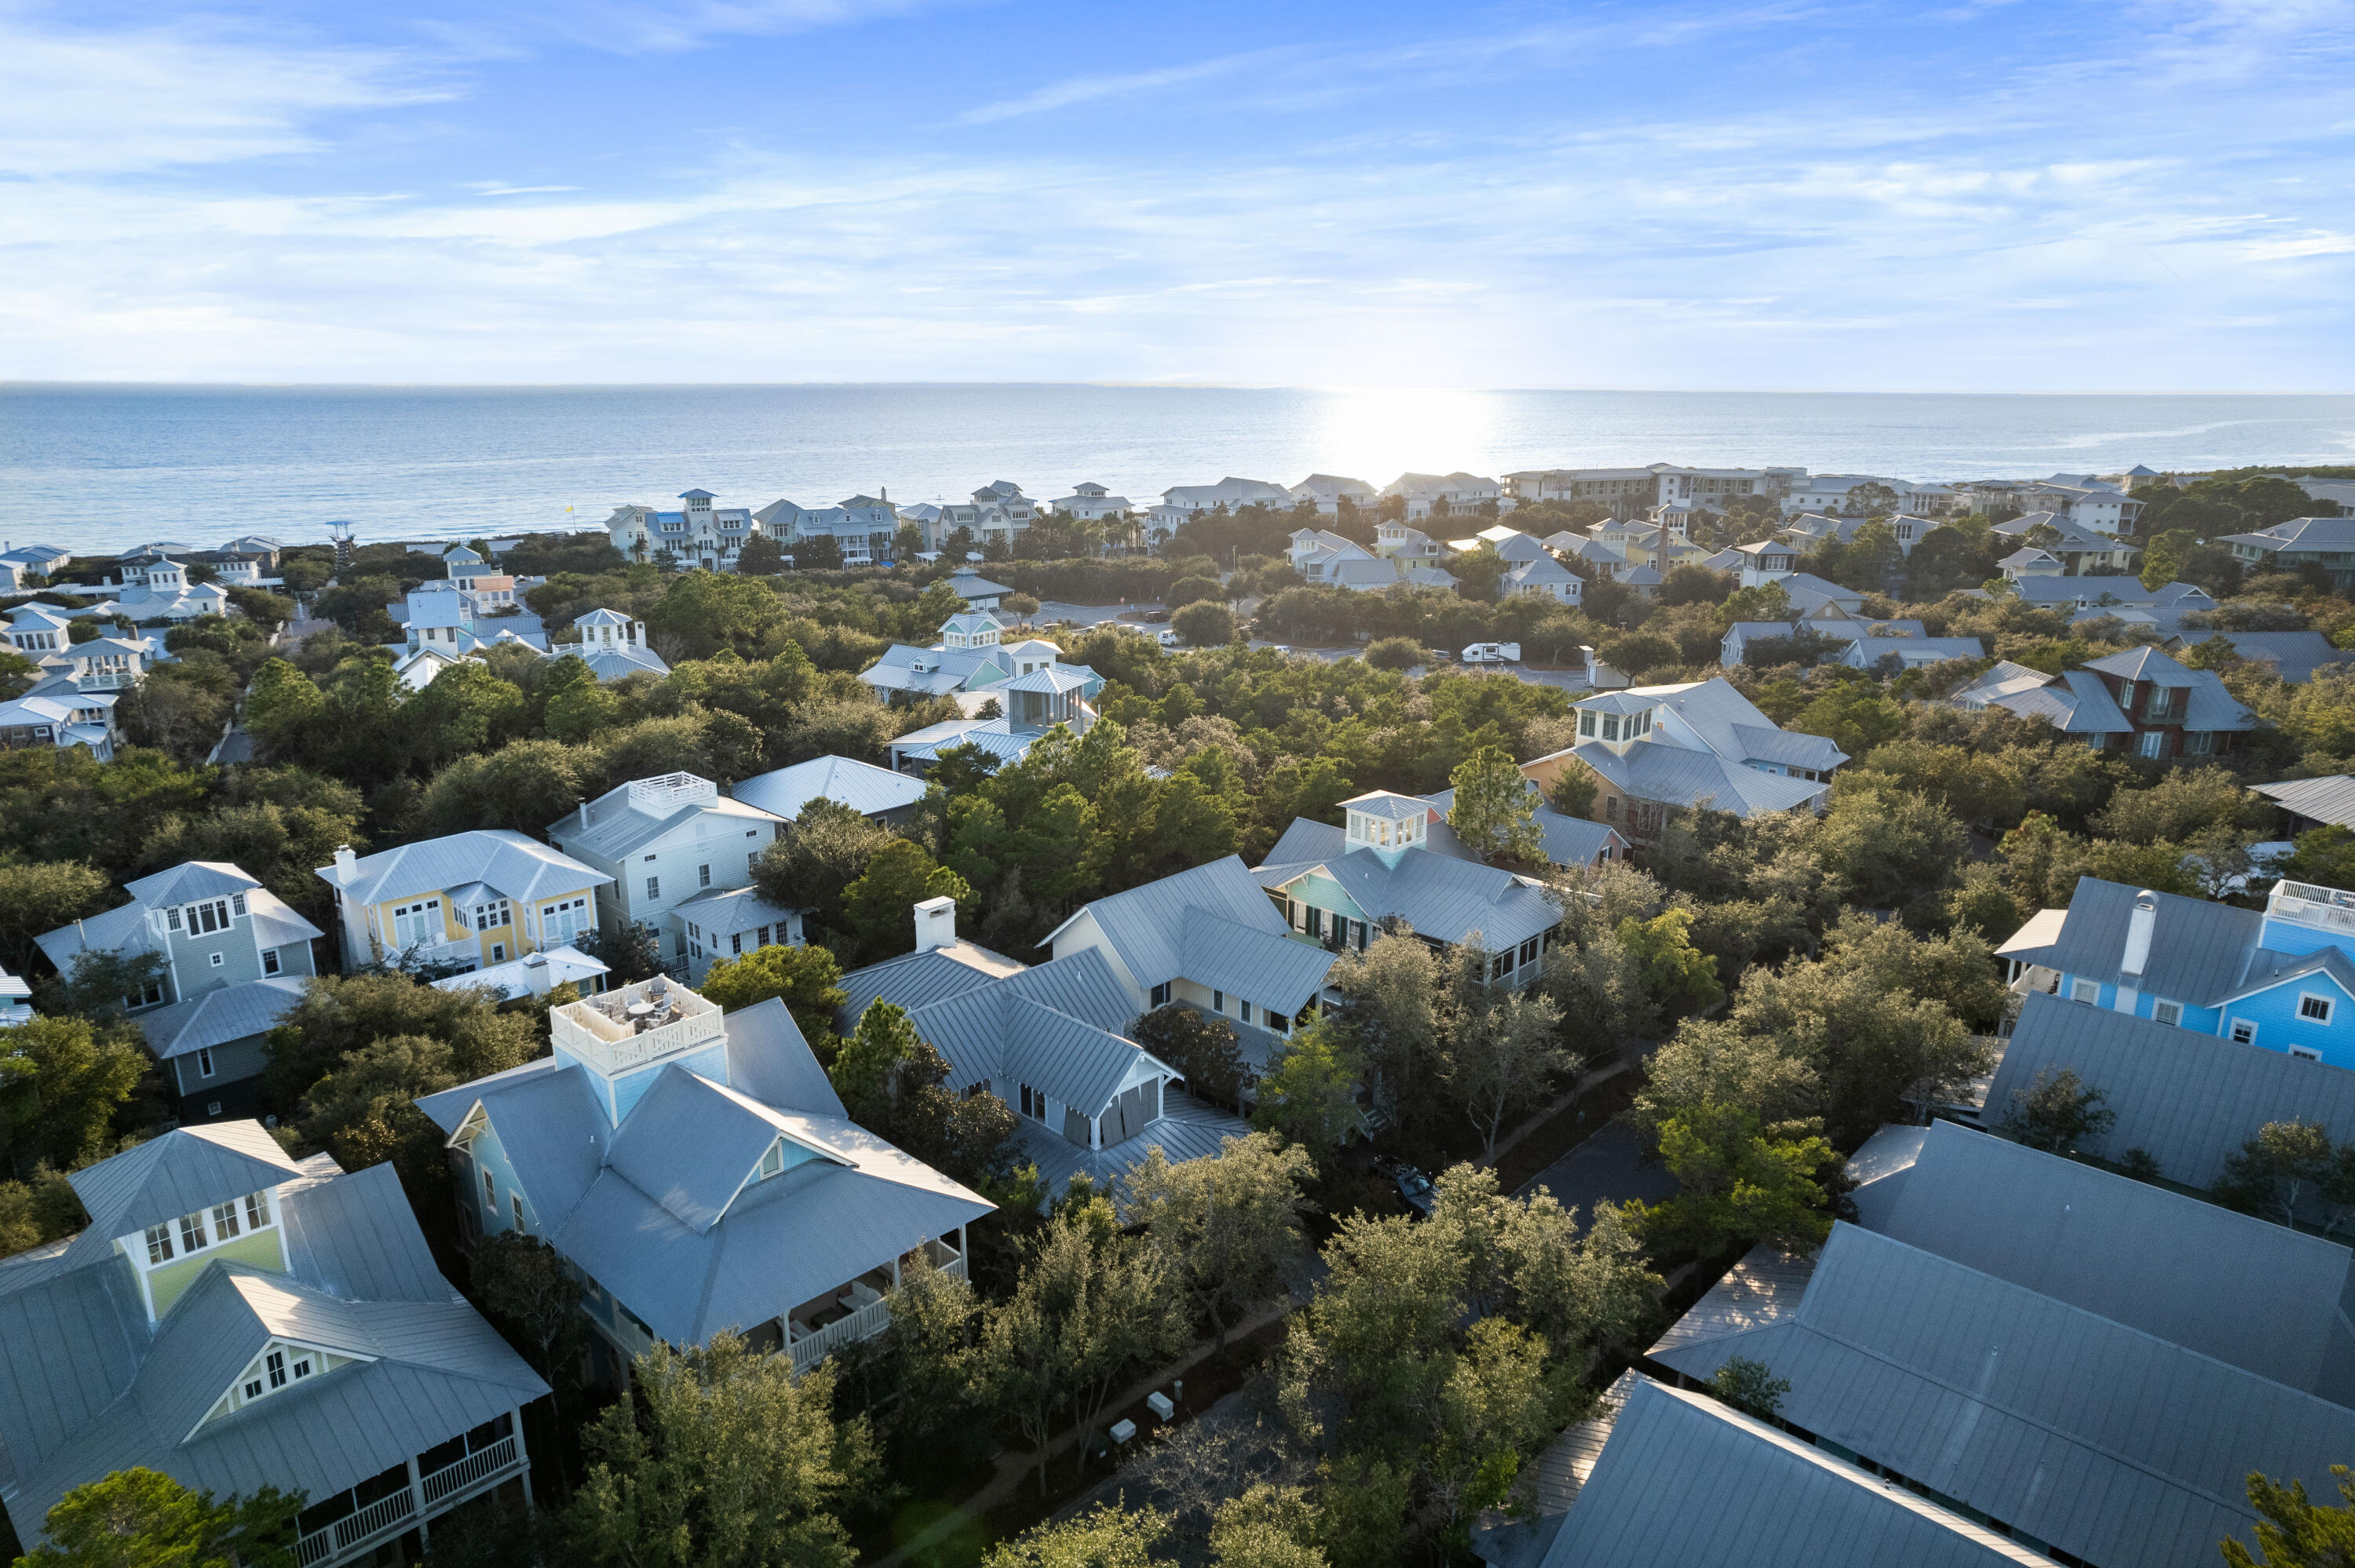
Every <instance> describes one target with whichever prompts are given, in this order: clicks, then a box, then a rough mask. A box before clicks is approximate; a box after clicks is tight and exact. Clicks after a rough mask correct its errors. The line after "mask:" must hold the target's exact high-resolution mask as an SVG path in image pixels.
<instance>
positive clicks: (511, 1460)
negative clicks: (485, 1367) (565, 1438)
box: [294, 1432, 523, 1568]
mask: <svg viewBox="0 0 2355 1568" xmlns="http://www.w3.org/2000/svg"><path fill="white" fill-rule="evenodd" d="M522 1467H523V1463H522V1457H521V1454H520V1452H519V1450H518V1449H517V1446H516V1438H515V1434H513V1433H512V1432H510V1433H509V1434H508V1435H507V1436H505V1437H502V1438H500V1439H499V1440H498V1441H497V1442H496V1443H494V1444H492V1445H491V1446H489V1447H487V1448H482V1449H478V1450H476V1451H475V1452H474V1453H472V1454H469V1455H467V1456H466V1457H464V1458H463V1459H461V1460H459V1461H458V1462H457V1463H456V1464H454V1465H448V1466H445V1467H442V1468H441V1469H439V1470H435V1471H433V1472H432V1474H430V1475H428V1476H426V1477H425V1478H424V1480H423V1490H424V1493H425V1506H424V1507H423V1508H422V1509H420V1508H419V1507H418V1505H417V1493H418V1490H419V1489H418V1488H416V1487H403V1488H401V1489H400V1490H399V1491H397V1492H395V1493H393V1494H392V1495H391V1496H390V1497H389V1498H379V1499H377V1500H376V1501H375V1502H372V1503H370V1504H368V1507H366V1508H364V1509H360V1510H357V1511H356V1512H353V1513H348V1514H346V1515H345V1516H344V1517H343V1518H341V1519H339V1520H336V1522H335V1523H333V1524H331V1525H328V1526H327V1527H326V1528H325V1529H324V1530H315V1531H312V1532H311V1533H310V1534H308V1535H306V1536H304V1537H303V1539H302V1540H300V1541H298V1542H295V1544H294V1562H295V1568H324V1565H325V1564H327V1563H336V1562H340V1561H342V1560H343V1559H344V1558H346V1557H349V1556H351V1555H353V1554H354V1553H356V1552H360V1551H363V1550H366V1549H368V1548H373V1547H376V1546H380V1545H382V1544H383V1543H384V1542H385V1540H386V1538H387V1537H389V1536H392V1535H395V1534H398V1533H399V1532H400V1531H404V1530H407V1529H408V1528H409V1527H410V1525H411V1524H413V1523H414V1522H415V1521H416V1520H420V1519H423V1518H428V1517H431V1516H432V1513H433V1512H434V1510H437V1509H440V1508H442V1507H443V1506H445V1505H446V1504H448V1503H449V1502H451V1501H452V1500H453V1499H456V1498H457V1497H458V1496H459V1495H460V1494H461V1493H464V1492H468V1491H473V1490H475V1489H479V1488H481V1487H483V1486H485V1484H486V1483H489V1482H491V1481H494V1480H503V1479H505V1478H506V1476H507V1475H508V1474H509V1473H511V1472H517V1471H520V1470H521V1469H522Z"/></svg>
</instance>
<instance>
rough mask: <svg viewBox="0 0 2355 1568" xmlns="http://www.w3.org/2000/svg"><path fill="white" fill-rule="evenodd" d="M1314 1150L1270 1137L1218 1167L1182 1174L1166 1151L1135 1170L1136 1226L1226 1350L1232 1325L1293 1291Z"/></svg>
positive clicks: (1227, 1154)
mask: <svg viewBox="0 0 2355 1568" xmlns="http://www.w3.org/2000/svg"><path fill="white" fill-rule="evenodd" d="M1315 1180H1316V1165H1315V1164H1314V1162H1313V1161H1311V1160H1310V1159H1309V1156H1308V1152H1307V1150H1304V1149H1302V1148H1300V1147H1298V1146H1297V1145H1283V1144H1279V1143H1277V1142H1276V1141H1275V1139H1273V1138H1271V1137H1269V1136H1268V1135H1267V1134H1266V1133H1262V1132H1254V1133H1252V1134H1251V1135H1250V1136H1249V1137H1246V1138H1228V1139H1222V1140H1221V1141H1220V1146H1219V1153H1218V1155H1217V1156H1216V1158H1213V1159H1209V1160H1185V1161H1183V1162H1182V1163H1177V1164H1172V1163H1171V1162H1170V1160H1169V1159H1168V1157H1167V1156H1166V1155H1164V1154H1163V1153H1162V1151H1161V1149H1160V1146H1159V1145H1157V1144H1156V1145H1155V1146H1154V1147H1152V1148H1150V1149H1148V1150H1146V1154H1145V1158H1144V1159H1143V1160H1140V1161H1138V1162H1137V1163H1135V1165H1132V1166H1131V1167H1129V1171H1128V1180H1127V1195H1128V1203H1129V1217H1130V1220H1131V1222H1132V1223H1133V1224H1140V1225H1142V1226H1143V1227H1144V1228H1145V1234H1146V1238H1147V1239H1148V1240H1149V1241H1150V1242H1151V1243H1152V1245H1153V1246H1154V1248H1155V1250H1156V1251H1157V1252H1158V1253H1159V1254H1160V1255H1161V1257H1162V1261H1163V1263H1164V1264H1165V1265H1166V1266H1167V1268H1168V1271H1169V1277H1171V1278H1172V1279H1173V1280H1175V1281H1176V1282H1177V1286H1178V1287H1179V1288H1181V1289H1182V1290H1183V1291H1184V1292H1185V1293H1186V1295H1187V1297H1188V1299H1189V1300H1190V1301H1191V1302H1192V1303H1193V1305H1194V1307H1195V1308H1196V1309H1197V1311H1199V1313H1200V1314H1201V1316H1202V1317H1204V1318H1205V1319H1208V1320H1209V1324H1210V1327H1211V1330H1213V1332H1215V1333H1216V1335H1217V1336H1218V1342H1219V1344H1220V1347H1221V1348H1223V1347H1224V1346H1225V1344H1226V1338H1227V1326H1228V1323H1229V1321H1230V1320H1231V1319H1233V1318H1234V1317H1236V1316H1239V1315H1240V1314H1241V1312H1242V1311H1244V1310H1245V1309H1246V1308H1250V1307H1251V1306H1252V1305H1253V1304H1255V1303H1257V1302H1259V1301H1262V1300H1264V1299H1265V1298H1268V1297H1270V1296H1273V1295H1275V1294H1276V1293H1278V1292H1279V1291H1280V1290H1282V1289H1283V1288H1284V1284H1285V1282H1286V1278H1287V1276H1288V1274H1289V1272H1290V1271H1291V1269H1292V1268H1293V1266H1295V1264H1296V1263H1298V1262H1300V1261H1303V1260H1304V1259H1305V1255H1306V1251H1307V1246H1306V1243H1305V1239H1304V1237H1303V1234H1302V1231H1301V1225H1300V1222H1301V1217H1302V1216H1303V1215H1304V1214H1305V1213H1306V1212H1307V1210H1308V1206H1309V1205H1308V1201H1307V1199H1306V1198H1305V1196H1304V1195H1303V1192H1302V1188H1303V1187H1304V1186H1305V1184H1306V1183H1307V1182H1310V1181H1315Z"/></svg>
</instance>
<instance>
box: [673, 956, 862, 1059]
mask: <svg viewBox="0 0 2355 1568" xmlns="http://www.w3.org/2000/svg"><path fill="white" fill-rule="evenodd" d="M841 981H842V966H841V965H840V964H839V963H837V962H836V961H835V957H834V955H833V954H832V953H830V952H828V951H827V950H826V948H814V947H799V948H794V947H787V946H786V945H785V944H784V943H783V942H773V943H771V944H770V945H769V946H767V947H765V948H753V949H752V950H751V952H749V953H746V954H745V955H744V956H743V957H742V958H739V959H719V960H718V961H716V962H715V963H713V964H712V966H711V968H710V969H708V970H706V971H705V972H704V976H703V996H704V998H705V1000H706V1001H710V1002H712V1003H714V1004H715V1005H717V1006H718V1007H719V1009H720V1011H722V1012H741V1011H742V1010H743V1009H745V1008H748V1007H757V1006H759V1005H760V1004H761V1003H762V1002H764V1001H768V1000H769V999H770V998H771V997H782V998H783V999H784V1003H785V1007H786V1008H787V1010H788V1011H790V1012H792V1013H793V1015H794V1022H795V1023H797V1024H799V1025H800V1026H801V1032H802V1037H803V1038H804V1039H805V1040H807V1041H809V1042H810V1043H811V1044H813V1045H814V1046H823V1044H825V1043H826V1042H828V1041H830V1040H832V1039H833V1037H834V1015H835V1013H836V1012H838V1011H839V1010H840V1009H841V1008H842V1006H843V1005H844V1004H845V1003H846V1002H847V1001H849V1000H850V993H849V992H848V991H844V990H843V989H842V984H841Z"/></svg>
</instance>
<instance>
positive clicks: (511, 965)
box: [433, 947, 613, 1001]
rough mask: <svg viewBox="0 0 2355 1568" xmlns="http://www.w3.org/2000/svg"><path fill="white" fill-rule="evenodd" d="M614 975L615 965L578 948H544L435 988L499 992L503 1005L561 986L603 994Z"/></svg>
mask: <svg viewBox="0 0 2355 1568" xmlns="http://www.w3.org/2000/svg"><path fill="white" fill-rule="evenodd" d="M612 973H613V966H612V965H610V964H608V963H606V962H605V961H604V960H602V959H592V958H591V957H590V956H589V955H588V954H586V953H584V952H582V951H581V949H580V948H571V947H564V948H541V949H540V950H539V951H538V952H536V953H527V954H525V955H524V956H523V957H522V958H520V959H508V960H507V961H506V963H503V964H493V965H491V966H490V967H489V968H487V969H474V970H472V971H470V972H468V973H466V974H463V975H448V976H445V977H443V978H442V979H441V980H435V981H433V987H434V989H435V990H437V991H497V992H498V993H499V996H500V999H501V1000H502V1001H521V1000H522V999H523V998H525V997H527V996H546V995H547V994H548V993H549V991H554V990H555V989H556V988H557V987H558V986H560V985H569V986H571V987H573V988H574V989H575V990H576V991H581V992H584V993H588V992H595V991H602V990H604V989H605V977H606V976H607V975H609V974H612Z"/></svg>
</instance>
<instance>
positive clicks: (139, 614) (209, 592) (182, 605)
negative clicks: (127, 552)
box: [103, 551, 229, 626]
mask: <svg viewBox="0 0 2355 1568" xmlns="http://www.w3.org/2000/svg"><path fill="white" fill-rule="evenodd" d="M103 586H104V587H105V588H112V589H114V590H115V591H114V592H113V596H112V597H113V599H114V602H115V608H116V609H120V610H121V611H122V612H123V614H125V615H127V616H129V617H130V618H131V620H132V621H133V623H134V624H136V625H140V626H149V625H155V624H157V623H159V622H166V623H169V624H172V625H180V624H183V623H185V622H187V621H191V620H197V619H198V618H199V617H202V616H207V615H226V614H228V613H229V594H228V592H227V591H226V590H225V589H223V588H220V587H218V585H216V584H213V583H191V582H190V581H189V580H188V568H187V567H186V566H184V565H183V564H182V563H180V562H178V561H176V560H174V559H173V558H172V557H171V556H165V555H160V554H156V553H155V552H153V551H149V552H144V553H142V554H140V555H137V556H133V557H132V558H131V559H129V560H126V561H123V563H121V575H120V578H119V581H118V582H117V583H110V584H106V585H103Z"/></svg>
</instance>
